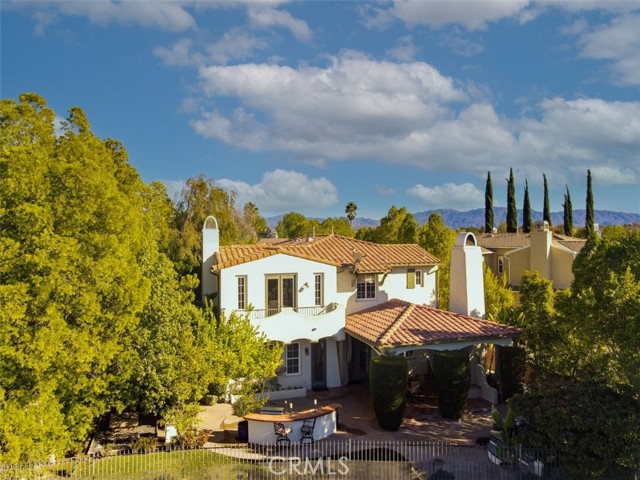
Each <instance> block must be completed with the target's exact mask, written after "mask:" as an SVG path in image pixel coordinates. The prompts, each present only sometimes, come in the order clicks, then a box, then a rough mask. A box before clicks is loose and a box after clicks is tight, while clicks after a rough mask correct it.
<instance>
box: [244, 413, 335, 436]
mask: <svg viewBox="0 0 640 480" xmlns="http://www.w3.org/2000/svg"><path fill="white" fill-rule="evenodd" d="M341 407H342V405H341V404H339V403H331V404H329V405H325V406H323V407H318V408H312V409H310V410H304V411H301V412H294V413H282V414H276V415H272V414H268V413H250V414H248V415H245V416H244V419H245V420H246V421H247V422H249V443H276V441H278V435H277V434H276V432H275V426H274V425H275V424H276V423H281V424H283V425H284V427H285V428H288V429H291V431H290V432H288V435H287V438H288V439H289V441H290V442H291V443H296V442H300V440H301V439H302V436H303V435H302V426H303V424H307V425H308V424H309V423H312V424H313V425H312V426H313V440H314V441H315V440H320V439H322V438H325V437H328V436H329V435H332V434H334V433H335V432H336V429H337V428H338V409H339V408H341ZM305 420H306V421H307V422H305Z"/></svg>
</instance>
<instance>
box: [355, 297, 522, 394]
mask: <svg viewBox="0 0 640 480" xmlns="http://www.w3.org/2000/svg"><path fill="white" fill-rule="evenodd" d="M344 330H345V332H346V333H347V334H348V335H349V336H350V337H351V340H352V345H353V344H354V343H355V342H353V339H355V340H356V342H361V343H364V344H366V345H368V346H369V347H370V348H371V354H372V355H374V356H375V355H379V354H382V353H383V352H384V353H390V354H392V355H404V356H406V357H407V360H408V364H409V379H408V383H407V387H408V389H409V393H410V394H414V395H419V394H426V393H433V392H432V391H430V390H432V387H433V386H432V385H430V384H429V383H430V382H429V371H430V368H431V367H430V361H429V357H430V355H432V354H433V353H434V352H437V351H444V350H462V349H470V352H471V354H470V362H471V388H470V390H469V398H471V399H484V400H486V401H487V402H490V403H491V404H494V405H495V404H498V402H499V395H498V391H497V390H496V389H495V388H494V387H492V386H491V385H489V384H488V383H487V378H486V373H485V369H484V367H483V360H484V354H485V351H486V347H487V346H488V345H498V346H510V345H511V344H512V343H513V339H514V338H515V337H517V336H518V335H520V334H521V333H522V330H520V329H519V328H516V327H511V326H508V325H501V324H498V323H495V322H491V321H489V320H484V319H480V318H476V317H471V316H468V315H461V314H457V313H453V312H449V311H445V310H439V309H437V308H433V307H429V306H426V305H416V304H413V303H410V302H406V301H403V300H398V299H392V300H389V301H388V302H385V303H383V304H380V305H377V306H374V307H371V308H368V309H365V310H361V311H359V312H356V313H353V314H351V315H348V316H347V320H346V325H345V329H344Z"/></svg>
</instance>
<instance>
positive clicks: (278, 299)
mask: <svg viewBox="0 0 640 480" xmlns="http://www.w3.org/2000/svg"><path fill="white" fill-rule="evenodd" d="M468 235H471V234H468ZM471 237H472V238H473V235H471ZM467 240H468V238H467V237H465V238H464V239H463V240H461V242H463V243H465V244H466V242H467ZM473 244H474V245H473V248H472V250H474V251H473V253H474V255H472V256H473V258H474V261H473V262H468V264H467V263H465V262H467V259H466V257H465V255H468V252H466V250H467V249H466V248H463V247H464V245H463V246H462V247H461V250H465V252H463V253H462V254H461V256H460V255H452V257H455V258H459V257H460V258H462V260H461V263H460V265H459V266H458V267H456V271H457V272H458V274H457V275H456V279H455V280H452V287H454V289H455V291H456V292H458V293H457V294H456V293H453V294H452V298H453V300H452V301H450V304H451V305H458V309H459V310H458V312H459V313H461V314H463V315H454V314H452V313H450V312H444V311H442V310H438V309H437V308H435V307H436V306H437V295H436V292H437V281H438V280H437V271H438V265H439V263H440V262H439V260H438V259H437V258H436V257H434V256H433V255H431V254H430V253H429V252H427V251H426V250H424V249H423V248H422V247H420V246H419V245H415V244H403V245H397V244H387V245H381V244H375V243H370V242H365V241H362V240H356V239H353V238H347V237H342V236H339V235H316V236H310V237H306V238H301V239H295V240H280V241H278V242H277V243H261V244H255V245H232V246H221V245H220V244H219V231H218V225H217V222H216V221H215V219H214V218H213V217H209V218H208V219H207V220H206V222H205V225H204V228H203V258H204V262H203V295H208V296H211V297H212V298H213V299H214V302H215V304H216V306H217V307H218V308H219V309H221V310H223V311H226V312H227V313H229V312H231V311H237V312H240V313H246V314H248V315H249V318H250V319H251V322H252V324H253V325H255V326H256V327H257V329H258V330H259V331H261V332H264V333H265V334H266V335H267V337H268V338H269V339H271V340H274V341H280V342H283V343H284V344H285V353H284V359H283V369H282V370H283V371H282V372H281V373H280V374H279V376H278V379H277V381H278V384H279V385H280V387H281V388H294V387H304V392H305V393H306V389H325V388H332V387H338V386H341V385H345V384H347V383H349V382H353V381H357V380H363V379H366V378H368V368H369V359H370V357H371V355H376V354H378V353H379V352H381V351H382V350H386V349H396V350H397V351H396V353H403V351H404V350H407V349H409V348H410V349H411V350H418V349H426V348H427V347H429V348H430V349H455V348H463V345H464V346H468V345H472V344H473V345H476V344H478V343H483V342H493V341H495V342H497V343H501V344H509V343H510V341H511V337H512V336H514V335H517V334H518V333H519V330H517V329H513V328H511V327H504V326H501V325H497V324H494V323H491V322H488V321H485V320H480V319H478V318H474V317H471V316H469V315H471V314H472V313H473V314H475V315H476V316H478V317H482V316H483V315H484V291H483V288H482V256H481V253H480V249H479V247H477V246H475V238H473ZM476 250H477V251H476ZM453 263H455V261H454V260H452V265H453ZM471 263H473V268H467V267H469V265H471ZM459 270H462V271H459ZM469 272H470V274H471V275H472V278H471V277H469V276H468V273H469ZM452 276H453V272H452ZM478 281H479V282H480V284H479V285H478V283H477V282H478ZM454 283H455V286H454V285H453V284H454ZM458 295H461V296H465V297H466V298H465V300H463V301H460V302H458V303H456V298H457V296H458ZM402 306H405V307H406V308H410V309H411V312H412V314H411V315H409V314H407V313H404V314H403V313H398V312H400V310H402V309H403V307H402ZM399 309H400V310H399ZM417 315H419V316H420V318H423V317H428V318H430V319H431V320H430V322H428V323H426V324H416V325H418V327H415V326H414V325H413V323H412V322H413V321H414V317H415V316H417ZM407 328H408V329H410V330H411V333H412V336H411V337H410V338H409V337H407V338H406V339H404V340H403V337H401V336H400V337H398V336H397V335H396V334H398V335H399V334H400V333H401V332H402V331H404V330H406V329H407ZM374 331H379V332H384V333H382V337H380V338H378V337H377V336H376V337H375V338H374V337H373V336H370V335H369V334H367V332H374ZM437 331H440V335H439V336H438V335H436V334H435V333H434V332H437ZM444 331H447V332H448V333H449V335H448V336H446V338H445V337H443V336H442V335H441V334H442V332H444ZM405 340H406V341H405ZM381 342H382V343H381Z"/></svg>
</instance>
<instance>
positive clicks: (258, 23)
mask: <svg viewBox="0 0 640 480" xmlns="http://www.w3.org/2000/svg"><path fill="white" fill-rule="evenodd" d="M248 14H249V23H250V24H251V25H252V26H254V27H258V28H271V27H283V28H286V29H287V30H289V31H290V32H291V33H292V34H293V36H295V37H296V38H297V39H298V40H305V41H306V40H310V39H311V37H312V35H313V33H312V31H311V29H310V28H309V25H307V22H305V21H304V20H300V19H298V18H295V17H294V16H293V15H291V14H290V13H289V12H285V11H283V10H278V9H277V8H276V7H275V5H273V4H270V3H267V2H264V3H260V2H258V3H249V6H248Z"/></svg>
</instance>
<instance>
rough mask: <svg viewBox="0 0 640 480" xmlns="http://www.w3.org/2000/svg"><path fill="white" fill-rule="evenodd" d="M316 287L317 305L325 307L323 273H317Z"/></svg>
mask: <svg viewBox="0 0 640 480" xmlns="http://www.w3.org/2000/svg"><path fill="white" fill-rule="evenodd" d="M313 280H314V286H315V305H317V306H322V305H324V287H323V282H322V280H323V275H322V273H316V274H314V275H313Z"/></svg>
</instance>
